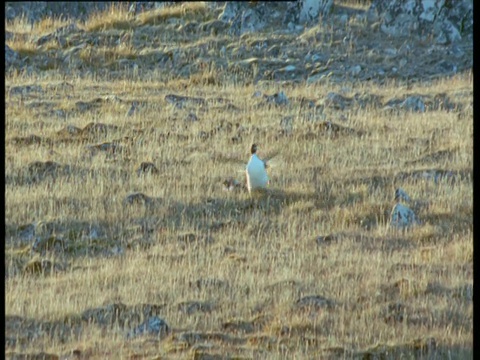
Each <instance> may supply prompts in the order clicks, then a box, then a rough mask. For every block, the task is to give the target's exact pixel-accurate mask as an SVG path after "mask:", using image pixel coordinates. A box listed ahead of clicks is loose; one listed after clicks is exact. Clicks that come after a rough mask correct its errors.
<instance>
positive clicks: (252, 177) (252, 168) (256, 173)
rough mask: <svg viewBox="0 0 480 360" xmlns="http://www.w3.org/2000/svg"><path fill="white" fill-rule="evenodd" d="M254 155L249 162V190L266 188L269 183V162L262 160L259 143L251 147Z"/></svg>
mask: <svg viewBox="0 0 480 360" xmlns="http://www.w3.org/2000/svg"><path fill="white" fill-rule="evenodd" d="M250 151H251V153H252V156H251V157H250V161H249V162H248V164H247V168H246V176H247V188H248V192H250V193H251V192H252V191H253V190H259V189H265V188H266V187H267V184H268V181H269V179H268V175H267V167H268V166H267V162H266V161H264V160H261V159H260V158H259V157H258V155H257V145H256V144H253V145H252V147H251V150H250Z"/></svg>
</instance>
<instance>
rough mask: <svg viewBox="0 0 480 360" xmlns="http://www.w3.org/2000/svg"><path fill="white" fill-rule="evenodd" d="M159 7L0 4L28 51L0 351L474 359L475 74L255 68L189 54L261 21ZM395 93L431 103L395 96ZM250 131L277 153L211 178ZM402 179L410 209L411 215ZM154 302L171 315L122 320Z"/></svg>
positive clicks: (10, 120)
mask: <svg viewBox="0 0 480 360" xmlns="http://www.w3.org/2000/svg"><path fill="white" fill-rule="evenodd" d="M165 11H167V10H163V12H160V13H159V12H157V13H145V14H141V15H139V16H137V17H135V18H129V17H128V16H127V14H126V12H124V10H122V9H116V10H115V9H113V10H112V11H111V13H110V15H109V16H110V17H107V15H106V14H101V15H96V16H95V17H92V18H91V19H90V20H89V21H88V22H86V23H85V24H80V25H79V27H80V28H81V30H83V32H82V33H79V34H74V35H71V37H70V38H68V39H67V40H68V41H67V43H66V44H64V45H63V46H62V45H59V44H58V43H55V41H54V40H49V41H51V43H49V42H46V43H45V44H44V45H42V46H39V45H35V44H36V43H35V42H34V40H32V39H38V38H39V37H41V36H44V35H47V34H49V33H51V32H52V31H55V29H58V28H60V27H61V26H65V25H68V24H66V23H63V22H62V21H57V20H55V21H54V20H51V19H50V20H44V21H43V22H42V23H38V24H34V26H33V27H32V28H30V29H25V27H24V24H22V22H21V21H18V22H16V23H12V24H7V30H8V31H10V32H12V33H13V34H14V35H13V37H12V38H11V39H10V40H8V41H7V44H8V45H9V46H11V48H12V49H14V50H15V51H17V52H19V53H20V54H21V55H22V56H23V57H28V60H25V61H30V66H33V69H34V70H33V71H24V72H18V71H17V72H15V71H13V72H10V73H8V74H7V75H6V78H5V81H6V90H5V106H6V122H5V132H6V140H5V141H6V155H5V181H6V189H5V196H6V204H5V220H6V238H5V271H6V277H5V303H6V305H5V311H6V330H5V335H6V350H5V351H6V354H10V355H9V356H10V357H13V356H14V355H13V354H20V353H22V354H27V353H28V354H42V353H43V354H44V355H45V354H46V355H45V356H51V357H49V358H52V359H53V358H85V359H87V358H89V359H105V358H128V359H143V358H145V359H160V358H162V359H163V358H171V359H220V358H222V359H223V358H232V359H233V358H261V359H280V358H299V359H303V358H305V359H307V358H332V359H336V358H358V359H367V358H375V357H382V358H389V359H390V358H391V359H398V358H419V357H422V356H423V357H424V358H447V357H448V358H452V359H464V358H471V357H472V356H473V355H472V349H473V341H472V328H473V298H472V291H473V241H472V240H473V236H472V228H473V218H472V204H473V197H472V177H471V174H472V168H473V161H472V160H473V156H472V153H473V151H472V150H473V149H472V145H473V121H472V120H473V109H472V104H473V96H472V95H473V82H472V80H473V74H472V73H471V72H469V71H465V72H460V73H458V74H457V75H455V76H452V77H432V78H430V79H421V81H404V80H403V79H402V78H396V79H386V80H385V81H381V82H373V81H355V80H354V79H346V80H344V81H335V80H334V79H333V78H332V80H331V81H330V80H329V79H328V78H326V79H325V81H322V82H316V83H312V84H308V85H307V84H306V83H305V82H300V83H295V82H274V81H260V82H255V81H254V80H255V76H256V75H258V74H256V73H255V71H258V68H257V70H255V69H256V68H255V67H252V68H251V67H249V65H248V66H247V65H246V66H247V70H245V71H244V72H240V71H236V70H235V71H234V70H232V69H233V68H232V67H228V66H227V65H228V64H225V65H226V66H225V67H219V65H218V64H221V60H219V62H217V63H216V65H215V66H214V63H212V62H209V61H205V63H204V65H203V66H201V65H200V64H201V62H199V61H198V57H195V56H194V55H195V54H194V53H195V52H196V51H197V52H198V51H199V52H200V55H199V56H204V57H205V58H207V57H208V56H218V55H216V54H219V53H220V52H219V51H220V49H221V48H222V46H225V48H226V49H227V50H226V51H227V52H228V54H230V55H229V56H231V58H230V59H228V60H225V62H229V61H232V59H233V58H234V56H235V49H241V48H242V46H243V45H245V46H246V44H248V43H249V42H250V43H251V42H252V41H253V40H255V39H253V40H252V38H253V36H252V37H244V38H242V39H241V40H238V39H235V38H232V37H229V36H227V35H224V34H221V33H220V34H217V35H214V34H212V35H208V36H200V35H198V36H197V34H188V33H185V32H182V31H181V30H178V29H173V28H171V27H169V26H170V25H169V24H168V21H166V20H165V19H170V18H171V17H172V16H177V15H172V14H170V13H165ZM168 11H170V12H172V13H174V14H176V13H175V11H177V12H180V15H179V16H186V17H187V18H188V16H191V17H192V19H194V20H195V21H198V22H199V23H201V22H208V21H210V19H213V18H214V15H213V14H211V13H209V12H208V11H207V9H206V8H205V7H202V6H199V5H196V6H192V7H191V8H189V7H185V6H184V7H183V8H177V7H174V8H173V9H172V8H170V9H168ZM99 19H101V20H100V21H99ZM188 21H190V20H188ZM165 22H167V23H165ZM353 25H355V24H353ZM152 33H155V34H163V35H161V36H160V35H159V36H158V37H156V38H155V39H154V40H150V39H151V38H149V37H148V36H150V35H149V34H152ZM365 33H368V31H367V30H365ZM255 36H257V37H258V38H259V39H261V40H262V41H265V40H266V39H268V35H265V34H263V35H262V34H257V35H255ZM282 36H283V35H282ZM285 36H286V35H285ZM309 36H310V35H309V34H308V33H305V34H304V35H303V37H304V38H307V39H308V38H309ZM325 36H326V35H325ZM372 36H376V35H372ZM188 37H192V39H193V40H191V41H187V38H188ZM317 38H318V37H317ZM91 39H96V41H98V42H99V43H98V44H97V45H95V46H93V45H92V46H90V45H88V41H90V40H91ZM115 39H120V40H121V41H120V42H119V43H116V42H115ZM142 39H144V40H143V41H144V42H146V43H147V44H148V45H145V47H144V48H142V49H140V48H139V47H138V46H137V42H138V43H140V42H142ZM271 39H273V40H272V41H274V42H275V41H287V43H288V41H292V42H293V41H294V40H292V39H283V40H282V38H281V35H278V36H272V37H271ZM257 40H258V39H257ZM167 41H169V43H167V44H166V45H167V48H164V49H162V50H158V49H159V46H160V45H159V44H165V43H166V42H167ZM309 41H310V40H309ZM315 41H317V40H315ZM362 41H367V40H366V39H362ZM157 42H158V44H157ZM79 44H87V45H85V46H84V47H81V48H78V49H76V50H75V47H78V46H79ZM292 46H293V45H292ZM321 46H327V45H325V44H324V45H321ZM329 46H330V47H331V49H332V50H331V51H332V56H333V54H334V51H335V50H334V49H335V46H336V45H335V41H334V40H332V43H331V44H330V45H329ZM168 47H170V48H172V49H177V50H175V51H174V50H171V49H169V48H168ZM179 47H181V50H178V48H179ZM189 49H194V50H192V53H189V52H188V51H189ZM246 49H247V50H245V51H247V52H248V51H252V52H253V51H254V50H253V45H252V49H250V47H248V46H246ZM69 51H70V52H73V53H74V54H75V56H72V58H71V62H70V63H69V62H68V61H67V62H64V61H63V60H62V62H60V60H59V59H61V58H62V59H63V57H64V56H66V54H67V53H68V52H69ZM169 51H170V52H169ZM209 51H210V53H209ZM237 51H241V50H237ZM160 52H161V54H160ZM176 54H177V55H176ZM184 54H190V56H192V58H188V57H187V58H185V59H184V66H185V67H187V66H189V67H190V68H189V70H188V71H187V72H185V74H180V73H179V72H180V70H179V67H178V66H179V63H180V60H175V61H177V62H175V61H174V60H168V58H169V57H170V58H173V57H174V56H179V57H180V58H181V57H182V56H183V55H184ZM355 54H357V52H356V51H354V50H352V56H354V55H355ZM197 55H198V54H197ZM242 55H244V56H245V57H246V56H247V55H251V53H246V54H242ZM239 56H240V55H239ZM355 56H356V55H355ZM358 56H367V55H365V54H363V55H358ZM77 58H78V59H81V60H77ZM48 59H50V60H49V61H47V60H48ZM52 59H54V60H52ZM55 59H56V60H55ZM125 59H126V60H125ZM118 60H122V61H123V63H122V62H120V64H124V65H125V67H122V66H123V65H119V62H118ZM264 60H265V59H264ZM45 61H46V62H45ZM76 61H81V63H80V62H79V63H78V64H79V65H78V67H77V68H75V66H72V62H76ZM129 61H132V62H135V64H136V67H135V66H134V65H132V66H130V65H131V63H130V62H129ZM169 61H170V62H169ZM182 61H183V60H182ZM269 61H271V62H274V60H272V59H270V60H269ZM386 61H387V60H386ZM129 64H130V65H129ZM212 64H213V65H212ZM44 65H45V66H44ZM237 65H238V64H237ZM217 66H218V67H217ZM258 66H259V67H261V66H263V65H258ZM265 66H270V65H265ZM332 66H334V65H332ZM249 69H251V72H249V71H250V70H249ZM267 70H268V69H267ZM242 71H243V70H242ZM262 71H263V69H262ZM334 75H335V74H334ZM332 76H333V75H332ZM280 91H283V92H284V94H285V95H286V96H287V98H288V99H289V103H288V104H286V105H283V104H275V102H272V101H269V99H270V98H269V97H268V96H270V95H273V94H275V93H279V92H280ZM256 92H259V93H257V94H255V93H256ZM331 93H335V94H337V95H338V96H340V97H338V96H337V97H333V96H332V95H331ZM258 94H260V96H257V95H258ZM329 94H330V95H329ZM171 95H175V96H171ZM264 95H266V96H264ZM180 96H181V97H185V98H179V97H180ZM408 96H416V97H420V98H421V99H423V102H424V104H425V106H426V111H425V112H415V111H408V109H405V108H402V107H401V106H397V105H398V102H397V103H395V101H393V102H389V101H390V100H392V99H405V98H407V97H408ZM133 103H135V104H137V105H136V107H135V111H133V110H132V113H133V114H132V115H131V116H129V115H127V113H128V112H129V109H130V108H131V107H132V104H133ZM327 121H330V126H327V125H326V122H327ZM287 123H291V126H288V125H285V124H287ZM253 142H255V143H258V144H259V152H260V155H261V156H268V155H273V154H277V156H276V157H274V158H273V160H272V164H273V165H272V167H271V169H270V170H269V171H270V172H269V175H270V178H271V184H270V187H269V189H268V191H267V192H266V193H264V194H254V195H250V194H248V193H247V192H246V191H245V190H244V189H243V188H242V187H241V186H240V187H238V188H237V189H235V190H233V191H227V190H225V188H224V185H223V182H224V181H225V180H226V179H228V178H230V177H233V178H235V179H237V180H238V181H240V182H241V183H243V182H244V173H243V172H242V171H243V169H244V165H245V164H246V162H247V161H248V157H249V148H250V145H251V144H252V143H253ZM143 162H145V163H147V162H148V163H152V165H153V167H154V168H153V169H154V170H149V168H148V166H147V165H145V164H144V165H141V164H142V163H143ZM150 169H151V168H150ZM435 177H436V179H435ZM398 187H401V188H403V189H404V190H405V191H406V192H407V193H408V194H409V195H410V197H411V198H412V202H411V203H410V207H411V208H412V209H414V211H415V212H416V214H417V215H418V217H419V219H420V220H421V221H422V224H421V225H420V226H417V227H415V228H413V229H411V230H409V231H405V232H404V231H399V230H395V229H393V228H391V227H390V226H389V221H390V211H391V209H392V207H393V205H394V201H393V198H394V191H395V189H396V188H398ZM142 194H143V195H142ZM153 315H157V316H159V317H160V318H162V319H164V320H165V321H166V323H167V324H168V325H169V327H170V331H169V332H168V333H167V334H164V335H162V336H160V337H155V336H148V335H146V336H139V337H136V338H133V339H126V337H125V335H126V333H127V332H128V331H129V330H131V329H133V328H134V327H135V326H137V325H138V324H139V323H141V322H142V321H143V320H144V319H146V318H147V317H149V316H153ZM402 356H403V357H402Z"/></svg>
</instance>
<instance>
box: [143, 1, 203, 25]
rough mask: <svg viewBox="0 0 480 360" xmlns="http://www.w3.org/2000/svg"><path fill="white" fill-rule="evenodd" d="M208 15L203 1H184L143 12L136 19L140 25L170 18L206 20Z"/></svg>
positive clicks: (158, 22)
mask: <svg viewBox="0 0 480 360" xmlns="http://www.w3.org/2000/svg"><path fill="white" fill-rule="evenodd" d="M208 15H209V11H208V8H207V5H206V4H205V2H204V1H199V2H186V3H183V4H180V5H174V6H169V7H163V8H161V9H157V10H153V11H147V12H144V13H142V14H140V15H139V16H138V21H139V23H140V24H142V25H157V24H162V23H165V22H166V21H167V20H168V19H172V18H177V19H180V18H181V19H184V20H196V21H199V22H200V21H206V20H208Z"/></svg>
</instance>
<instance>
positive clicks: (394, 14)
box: [368, 0, 473, 44]
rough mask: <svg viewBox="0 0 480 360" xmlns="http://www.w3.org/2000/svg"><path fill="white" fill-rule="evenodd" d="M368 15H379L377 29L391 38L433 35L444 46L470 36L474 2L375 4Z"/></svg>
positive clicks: (389, 0)
mask: <svg viewBox="0 0 480 360" xmlns="http://www.w3.org/2000/svg"><path fill="white" fill-rule="evenodd" d="M368 13H370V14H376V15H378V16H379V17H380V19H381V22H382V24H381V27H380V29H381V30H382V31H383V32H384V33H386V34H388V35H392V36H410V35H415V34H424V36H428V34H432V35H433V36H434V38H435V41H436V42H437V43H440V44H447V43H455V42H458V41H460V40H461V39H462V36H463V35H464V34H472V33H473V0H458V1H455V2H451V1H447V0H374V1H373V2H372V4H371V7H370V9H369V11H368Z"/></svg>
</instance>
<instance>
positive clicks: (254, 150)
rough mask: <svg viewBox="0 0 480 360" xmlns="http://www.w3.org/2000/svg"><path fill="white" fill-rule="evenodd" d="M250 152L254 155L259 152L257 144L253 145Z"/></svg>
mask: <svg viewBox="0 0 480 360" xmlns="http://www.w3.org/2000/svg"><path fill="white" fill-rule="evenodd" d="M250 151H251V153H252V155H253V154H255V153H256V152H257V144H253V145H252V148H251V149H250Z"/></svg>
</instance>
